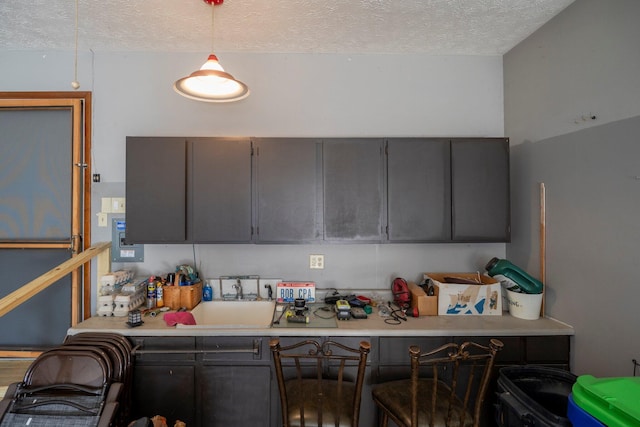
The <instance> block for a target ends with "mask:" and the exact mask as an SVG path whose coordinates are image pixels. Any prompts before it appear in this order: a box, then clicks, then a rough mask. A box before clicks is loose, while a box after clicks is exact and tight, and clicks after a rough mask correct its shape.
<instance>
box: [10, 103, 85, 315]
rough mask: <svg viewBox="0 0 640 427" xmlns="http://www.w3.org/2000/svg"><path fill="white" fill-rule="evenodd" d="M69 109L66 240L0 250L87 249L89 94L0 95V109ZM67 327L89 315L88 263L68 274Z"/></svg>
mask: <svg viewBox="0 0 640 427" xmlns="http://www.w3.org/2000/svg"><path fill="white" fill-rule="evenodd" d="M60 107H63V108H71V109H72V114H73V129H72V138H73V149H72V164H73V168H72V189H73V190H74V191H73V192H72V195H71V204H72V206H71V210H72V212H71V217H72V220H71V223H72V225H71V237H70V239H69V240H68V241H56V242H47V241H38V242H34V241H32V240H30V241H29V242H21V241H0V248H10V249H70V250H71V257H72V258H73V257H74V256H76V255H78V254H79V253H80V252H83V251H84V250H86V249H87V248H89V247H90V246H91V182H92V178H91V177H92V173H91V162H89V161H87V159H88V158H89V156H90V153H91V134H92V121H91V118H92V108H91V107H92V96H91V92H88V91H83V92H0V108H25V109H29V108H60ZM71 305H72V307H71V325H72V326H75V325H76V324H78V323H79V322H80V321H82V320H84V319H87V318H88V317H90V316H91V263H90V262H87V263H86V264H84V266H83V268H81V269H80V268H79V269H76V270H73V271H72V272H71Z"/></svg>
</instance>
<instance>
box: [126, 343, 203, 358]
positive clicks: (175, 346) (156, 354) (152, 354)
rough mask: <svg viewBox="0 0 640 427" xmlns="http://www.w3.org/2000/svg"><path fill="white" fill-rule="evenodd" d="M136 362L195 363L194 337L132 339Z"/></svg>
mask: <svg viewBox="0 0 640 427" xmlns="http://www.w3.org/2000/svg"><path fill="white" fill-rule="evenodd" d="M130 340H131V344H132V345H133V346H134V355H135V358H136V362H171V361H183V362H185V361H187V362H188V361H195V360H196V352H195V350H196V340H195V338H194V337H131V338H130Z"/></svg>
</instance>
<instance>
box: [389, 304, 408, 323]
mask: <svg viewBox="0 0 640 427" xmlns="http://www.w3.org/2000/svg"><path fill="white" fill-rule="evenodd" d="M388 304H389V308H391V302H389V303H388ZM403 320H404V321H405V322H406V321H407V317H406V316H405V314H404V311H403V310H402V308H398V309H391V313H390V314H389V317H386V318H385V319H384V323H386V324H387V325H400V324H401V323H402V321H403Z"/></svg>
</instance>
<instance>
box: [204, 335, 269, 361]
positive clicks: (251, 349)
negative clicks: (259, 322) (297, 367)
mask: <svg viewBox="0 0 640 427" xmlns="http://www.w3.org/2000/svg"><path fill="white" fill-rule="evenodd" d="M201 340H202V341H201V343H200V345H199V347H200V350H201V351H202V360H203V361H205V362H207V361H216V362H220V361H229V362H240V361H260V360H266V361H268V360H270V359H269V352H268V345H269V343H268V339H266V338H262V337H202V338H201Z"/></svg>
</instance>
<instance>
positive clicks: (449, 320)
mask: <svg viewBox="0 0 640 427" xmlns="http://www.w3.org/2000/svg"><path fill="white" fill-rule="evenodd" d="M162 316H163V314H162V313H161V314H158V315H157V316H156V317H151V316H144V317H143V318H142V319H143V321H144V324H143V325H141V326H138V327H134V328H130V327H128V325H127V324H126V322H127V320H128V319H127V317H91V318H89V319H87V320H85V321H83V322H81V323H79V324H78V325H76V326H74V327H72V328H70V329H69V331H68V333H69V334H70V335H75V334H78V333H81V332H116V333H120V334H122V335H126V336H537V335H574V329H573V327H571V326H570V325H567V324H566V323H563V322H561V321H558V320H555V319H552V318H548V317H545V318H540V319H537V320H523V319H518V318H515V317H512V316H510V315H509V314H508V313H504V314H503V315H502V316H470V315H467V316H421V317H418V318H413V317H409V318H407V321H406V322H402V323H401V324H399V325H389V324H387V323H385V322H384V319H383V318H382V317H380V316H379V315H378V314H377V311H374V312H373V313H372V314H370V315H369V317H368V318H367V319H349V320H339V321H336V325H335V327H333V326H332V327H312V326H309V325H304V324H300V325H299V326H298V325H295V326H294V325H291V324H290V325H287V326H286V327H275V326H272V327H268V328H255V327H252V328H238V327H211V328H208V327H202V326H200V327H198V328H181V327H180V326H178V327H176V326H167V324H166V323H165V321H164V320H163V317H162Z"/></svg>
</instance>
